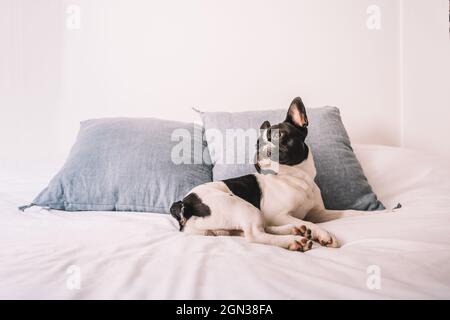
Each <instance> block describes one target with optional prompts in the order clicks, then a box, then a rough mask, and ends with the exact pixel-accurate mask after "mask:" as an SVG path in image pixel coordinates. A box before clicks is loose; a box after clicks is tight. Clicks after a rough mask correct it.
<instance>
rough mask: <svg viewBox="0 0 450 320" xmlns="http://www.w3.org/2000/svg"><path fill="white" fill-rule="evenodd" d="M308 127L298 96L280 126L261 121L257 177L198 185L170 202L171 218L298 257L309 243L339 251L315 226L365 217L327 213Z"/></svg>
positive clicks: (191, 229) (191, 228) (195, 230)
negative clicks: (350, 217) (287, 251)
mask: <svg viewBox="0 0 450 320" xmlns="http://www.w3.org/2000/svg"><path fill="white" fill-rule="evenodd" d="M308 124H309V123H308V117H307V114H306V109H305V106H304V104H303V101H302V99H301V98H299V97H297V98H295V99H294V100H293V101H292V103H291V104H290V106H289V109H288V111H287V115H286V119H285V120H284V121H283V122H281V123H279V124H276V125H271V124H270V123H269V122H268V121H265V122H264V123H263V124H262V125H261V128H260V129H261V136H260V137H259V138H258V142H257V149H256V156H255V160H256V161H255V167H256V170H257V172H258V173H254V174H249V175H245V176H242V177H237V178H232V179H227V180H223V181H217V182H209V183H205V184H202V185H199V186H197V187H195V188H193V189H192V190H191V191H190V192H189V193H188V194H187V195H186V196H185V197H184V198H183V200H181V201H177V202H174V203H173V204H172V205H171V207H170V214H171V215H172V216H173V217H174V218H175V219H176V220H177V221H178V224H179V227H180V231H183V232H186V233H189V234H199V235H207V236H222V235H224V236H233V235H236V236H244V237H245V238H246V239H247V240H248V241H250V242H254V243H261V244H267V245H274V246H278V247H282V248H285V249H289V250H292V251H301V252H305V251H308V250H310V249H311V248H312V245H313V241H315V242H318V243H320V244H321V245H322V246H326V247H331V248H338V247H339V242H338V240H337V238H336V237H335V236H334V235H333V234H331V233H330V232H328V231H326V230H324V229H323V228H321V227H320V226H318V225H317V224H316V223H321V222H326V221H329V220H334V219H338V218H341V217H349V216H359V215H363V214H366V212H364V211H354V210H344V211H332V210H326V209H325V206H324V203H323V200H322V196H321V192H320V189H319V187H318V186H317V184H316V183H315V182H314V178H315V176H316V168H315V165H314V159H313V155H312V153H311V150H310V148H309V147H308V145H307V144H306V143H305V139H306V136H307V135H308ZM275 153H276V154H277V155H278V157H277V159H275V160H274V159H273V158H274V157H272V155H273V154H275ZM274 165H275V167H277V168H278V169H277V171H276V172H274V171H273V170H272V168H273V167H274Z"/></svg>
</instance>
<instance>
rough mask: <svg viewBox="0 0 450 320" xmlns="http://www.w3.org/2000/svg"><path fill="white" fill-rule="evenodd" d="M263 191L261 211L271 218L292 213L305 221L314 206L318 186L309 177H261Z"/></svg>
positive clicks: (259, 177) (267, 217)
mask: <svg viewBox="0 0 450 320" xmlns="http://www.w3.org/2000/svg"><path fill="white" fill-rule="evenodd" d="M258 181H259V182H260V185H261V189H262V196H263V197H262V200H261V211H262V212H263V214H264V217H265V218H266V219H268V220H269V221H270V219H271V218H273V217H275V216H277V215H279V214H286V213H290V214H291V215H293V216H296V217H298V218H299V219H303V218H304V217H305V216H306V214H307V213H308V211H309V210H311V208H312V207H313V206H314V199H315V192H316V185H315V183H314V181H313V180H312V179H311V178H310V177H309V176H307V175H305V176H304V177H298V176H297V177H294V176H287V175H283V176H279V175H259V176H258Z"/></svg>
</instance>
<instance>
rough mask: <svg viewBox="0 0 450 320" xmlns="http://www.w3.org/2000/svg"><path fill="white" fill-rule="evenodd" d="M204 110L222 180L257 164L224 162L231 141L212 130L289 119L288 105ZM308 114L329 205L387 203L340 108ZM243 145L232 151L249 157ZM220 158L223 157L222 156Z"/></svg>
mask: <svg viewBox="0 0 450 320" xmlns="http://www.w3.org/2000/svg"><path fill="white" fill-rule="evenodd" d="M200 114H201V117H202V121H203V124H204V127H205V135H206V140H207V141H208V149H209V152H210V155H211V160H212V163H213V179H214V180H223V179H228V178H232V177H237V176H242V175H245V174H249V173H252V172H256V169H255V167H254V165H253V163H252V161H245V163H242V160H241V162H239V161H234V164H229V161H223V159H224V158H225V155H224V153H225V152H228V151H229V150H226V148H227V143H218V141H217V139H214V137H213V136H212V134H211V132H216V133H217V132H221V133H222V134H223V135H224V136H226V130H227V129H242V130H247V129H254V130H258V129H259V128H260V126H261V124H262V123H263V122H264V121H265V120H268V121H270V122H271V124H276V123H279V122H281V121H283V120H284V119H285V118H286V109H280V110H269V111H249V112H235V113H229V112H200ZM307 115H308V119H309V127H308V129H309V133H308V137H307V139H306V142H307V144H308V145H309V146H310V148H311V151H312V153H313V156H314V161H315V165H316V169H317V176H316V183H317V184H318V186H319V187H320V190H321V192H322V197H323V201H324V203H325V207H326V208H328V209H335V210H344V209H354V210H367V211H368V210H382V209H384V206H383V204H382V203H381V202H380V201H378V200H377V196H376V195H375V194H374V193H373V191H372V188H371V186H370V185H369V183H368V181H367V178H366V176H365V175H364V172H363V170H362V168H361V165H360V163H359V161H358V159H357V158H356V156H355V154H354V153H353V149H352V147H351V144H350V139H349V137H348V135H347V132H346V130H345V127H344V124H343V123H342V120H341V116H340V113H339V109H338V108H336V107H323V108H312V109H307ZM211 129H213V130H211ZM240 146H242V144H237V146H234V147H236V148H237V150H236V152H235V153H234V154H240V155H243V154H245V159H251V157H248V155H247V153H249V151H248V150H249V148H247V147H245V148H240ZM250 149H251V148H250ZM219 159H222V160H220V161H219ZM234 160H237V158H234ZM252 160H253V159H252ZM232 163H233V161H232ZM236 163H241V164H236Z"/></svg>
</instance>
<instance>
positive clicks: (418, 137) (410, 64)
mask: <svg viewBox="0 0 450 320" xmlns="http://www.w3.org/2000/svg"><path fill="white" fill-rule="evenodd" d="M448 6H449V3H448V0H432V1H424V0H403V1H402V13H403V14H402V28H401V35H402V41H403V52H402V65H403V73H402V83H403V105H402V107H403V110H404V117H403V119H404V122H403V124H404V129H403V142H404V145H405V146H407V147H412V148H417V149H422V150H426V151H429V152H433V153H440V154H442V155H445V156H448V157H450V35H449V22H448Z"/></svg>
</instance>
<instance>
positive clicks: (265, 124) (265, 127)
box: [259, 120, 270, 130]
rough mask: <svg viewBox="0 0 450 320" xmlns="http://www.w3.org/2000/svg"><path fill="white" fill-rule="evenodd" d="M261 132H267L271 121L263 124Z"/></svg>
mask: <svg viewBox="0 0 450 320" xmlns="http://www.w3.org/2000/svg"><path fill="white" fill-rule="evenodd" d="M259 128H260V129H261V130H265V129H267V128H270V122H269V121H267V120H266V121H264V122H263V124H262V125H261V127H259Z"/></svg>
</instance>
